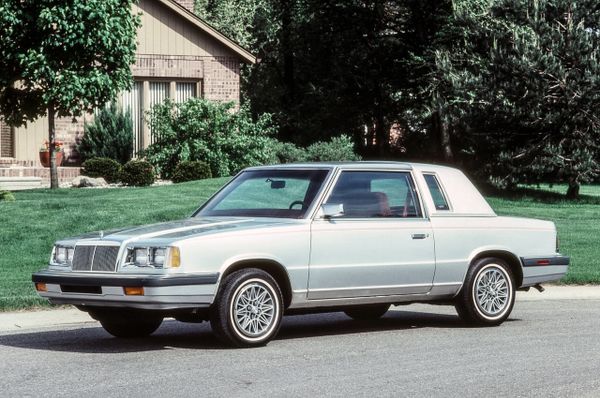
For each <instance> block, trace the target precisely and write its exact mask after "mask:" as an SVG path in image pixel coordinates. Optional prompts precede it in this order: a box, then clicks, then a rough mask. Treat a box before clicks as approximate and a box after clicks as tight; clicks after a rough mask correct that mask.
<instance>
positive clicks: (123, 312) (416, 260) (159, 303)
mask: <svg viewBox="0 0 600 398" xmlns="http://www.w3.org/2000/svg"><path fill="white" fill-rule="evenodd" d="M557 242H558V239H557V233H556V228H555V226H554V224H553V223H552V222H549V221H541V220H533V219H525V218H513V217H499V216H497V215H496V214H495V213H494V211H493V210H492V209H491V207H490V206H489V205H488V203H487V202H486V201H485V199H484V198H483V197H482V196H481V194H480V193H479V192H478V191H477V189H476V188H475V187H474V186H473V184H472V183H471V182H470V181H469V180H468V179H467V177H466V176H465V175H464V174H463V173H462V172H461V171H459V170H457V169H453V168H449V167H443V166H436V165H428V164H414V163H395V162H356V163H327V164H326V163H314V164H292V165H283V166H282V165H279V166H266V167H254V168H248V169H245V170H243V171H242V172H240V173H239V174H238V175H237V176H236V177H235V178H234V179H233V180H232V181H231V182H229V183H228V184H227V185H225V187H223V188H222V189H221V190H220V191H218V192H217V193H216V194H215V195H214V196H213V197H212V198H211V199H209V200H208V201H207V202H206V203H205V204H204V205H203V206H202V207H200V208H199V209H198V210H197V211H196V212H195V213H194V214H193V215H192V216H191V217H190V218H188V219H185V220H181V221H173V222H167V223H161V224H154V225H148V226H139V227H133V228H128V229H122V230H116V231H107V232H104V233H103V232H99V233H91V234H88V235H85V236H80V237H76V238H70V239H63V240H59V241H57V242H56V244H55V246H54V249H53V251H52V254H51V258H50V264H49V266H48V268H47V269H46V270H43V271H40V272H37V273H35V274H33V282H34V283H35V287H36V289H37V291H38V292H39V294H40V295H41V296H42V297H46V298H48V299H49V300H50V302H52V303H56V304H73V305H76V306H77V307H78V308H79V309H81V310H83V311H87V312H88V313H89V314H90V315H91V316H92V317H93V318H95V319H97V320H98V321H100V323H101V324H102V326H103V327H104V328H105V329H106V330H107V331H108V332H109V333H111V334H113V335H114V336H118V337H136V336H144V335H149V334H151V333H153V332H154V331H155V330H156V329H157V328H158V327H159V326H160V324H161V322H162V321H163V319H164V318H165V317H173V318H175V319H177V320H180V321H184V322H201V321H204V320H210V323H211V325H212V328H213V330H214V332H215V333H216V334H217V335H218V336H219V337H220V338H221V339H222V340H224V341H225V342H227V343H229V344H232V345H235V346H254V345H262V344H266V343H267V342H268V341H269V340H271V339H272V338H273V337H274V336H275V335H276V334H277V331H278V329H279V327H280V324H281V319H282V316H283V315H284V314H294V313H307V312H311V311H319V312H323V311H344V312H345V313H346V314H348V315H349V316H351V317H352V318H356V319H375V318H378V317H381V316H382V315H383V314H385V313H386V311H387V310H388V309H389V307H390V305H399V304H406V303H413V302H436V303H443V304H450V305H454V306H455V307H456V309H457V312H458V314H459V316H460V317H461V318H462V319H464V320H465V321H467V322H471V323H476V324H480V325H498V324H500V323H502V322H503V321H504V320H505V319H506V318H507V317H508V316H509V314H510V312H511V310H512V308H513V305H514V301H515V291H516V290H517V289H526V288H529V287H531V286H535V287H538V288H540V289H541V287H540V285H539V284H540V283H542V282H547V281H555V280H558V279H560V278H561V277H562V276H563V275H564V274H565V273H566V272H567V268H568V265H569V258H568V257H565V256H562V255H560V254H559V252H558V244H557Z"/></svg>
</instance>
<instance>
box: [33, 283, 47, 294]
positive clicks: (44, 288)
mask: <svg viewBox="0 0 600 398" xmlns="http://www.w3.org/2000/svg"><path fill="white" fill-rule="evenodd" d="M35 290H37V291H38V292H47V291H48V286H46V284H45V283H40V282H38V283H36V284H35Z"/></svg>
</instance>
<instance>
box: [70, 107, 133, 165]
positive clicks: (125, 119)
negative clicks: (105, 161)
mask: <svg viewBox="0 0 600 398" xmlns="http://www.w3.org/2000/svg"><path fill="white" fill-rule="evenodd" d="M84 129H85V134H84V136H83V138H82V140H81V143H80V144H79V146H78V147H77V151H78V152H79V155H80V156H81V158H82V159H83V160H86V159H91V158H97V157H101V158H110V159H114V160H116V161H117V162H119V163H121V164H125V163H127V162H128V161H129V160H131V156H132V153H133V121H132V119H131V113H130V112H129V110H125V111H124V110H123V109H121V108H120V107H119V106H118V105H117V104H116V103H114V102H112V103H111V104H110V105H108V106H106V107H103V108H100V110H99V111H98V112H97V113H96V114H95V116H94V120H93V121H92V122H91V123H89V124H88V123H86V125H85V127H84Z"/></svg>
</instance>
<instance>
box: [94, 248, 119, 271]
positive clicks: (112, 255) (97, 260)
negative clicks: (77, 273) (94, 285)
mask: <svg viewBox="0 0 600 398" xmlns="http://www.w3.org/2000/svg"><path fill="white" fill-rule="evenodd" d="M118 254H119V248H118V247H117V246H97V247H96V253H95V254H94V262H93V264H92V271H108V272H112V271H114V270H115V269H116V267H117V256H118Z"/></svg>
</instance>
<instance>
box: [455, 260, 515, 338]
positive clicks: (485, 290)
mask: <svg viewBox="0 0 600 398" xmlns="http://www.w3.org/2000/svg"><path fill="white" fill-rule="evenodd" d="M514 303H515V287H514V278H513V274H512V271H511V269H510V267H509V266H508V264H506V262H505V261H503V260H501V259H499V258H491V257H489V258H483V259H480V260H478V261H477V262H475V263H474V264H473V265H472V266H471V268H469V271H468V272H467V277H466V280H465V284H464V286H463V289H462V290H461V292H460V293H459V295H458V297H457V299H456V302H455V307H456V312H457V313H458V315H459V316H460V318H461V319H462V320H464V321H465V322H468V323H473V324H477V325H484V326H485V325H487V326H495V325H499V324H501V323H502V322H504V321H505V320H506V319H507V318H508V316H509V315H510V313H511V311H512V309H513V306H514Z"/></svg>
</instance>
